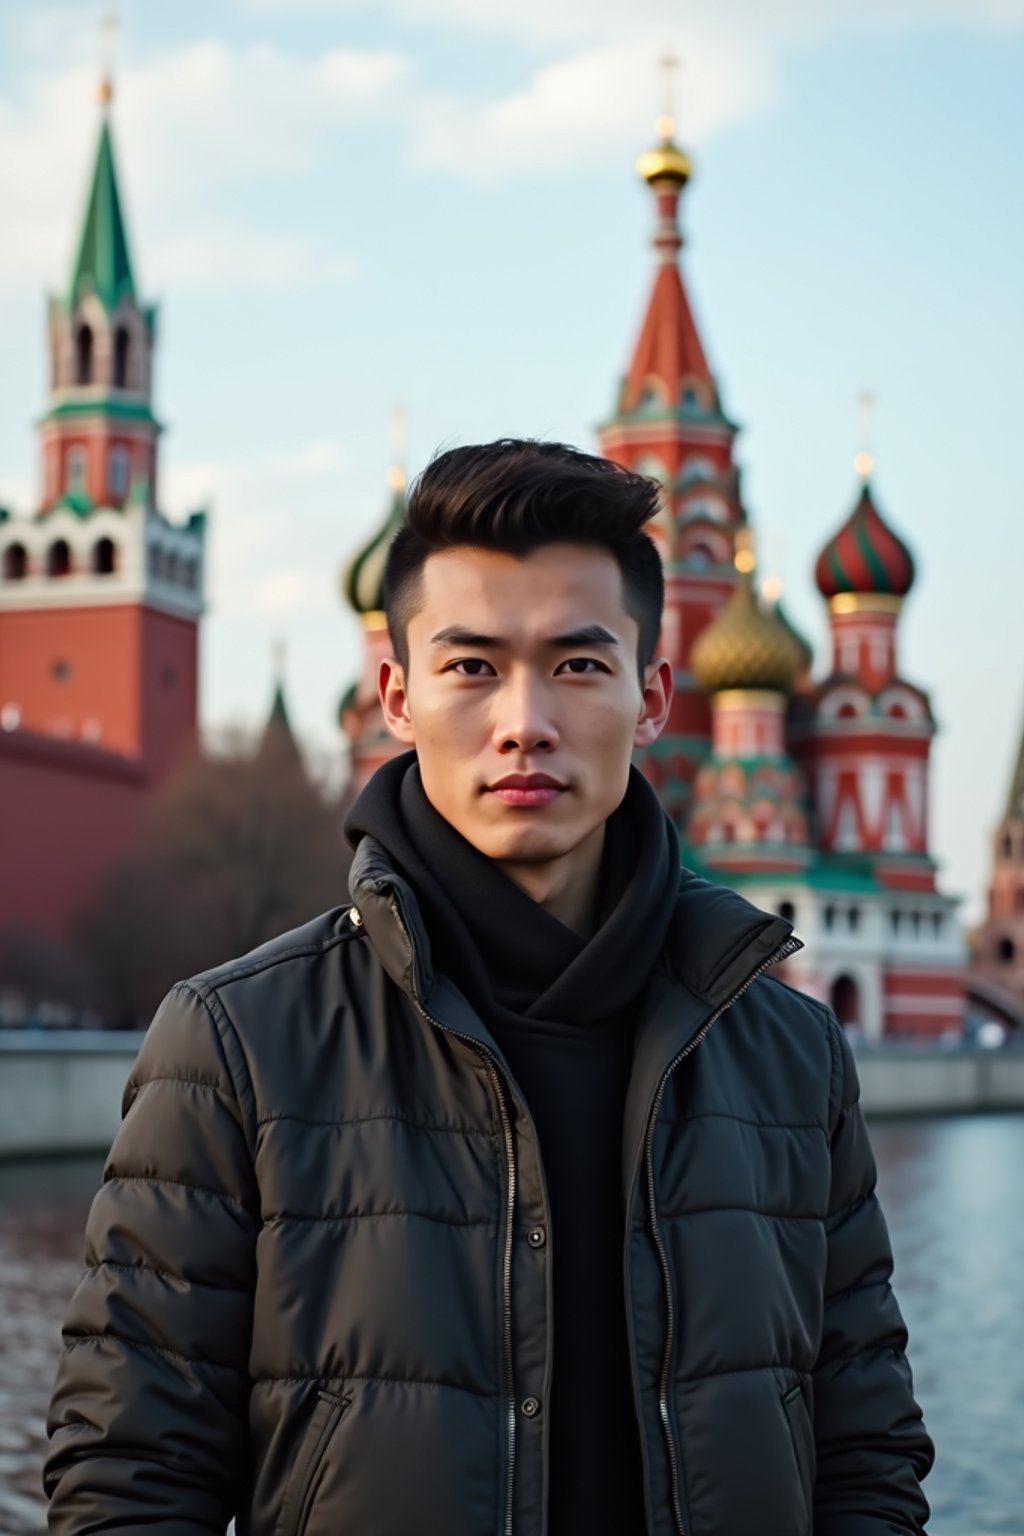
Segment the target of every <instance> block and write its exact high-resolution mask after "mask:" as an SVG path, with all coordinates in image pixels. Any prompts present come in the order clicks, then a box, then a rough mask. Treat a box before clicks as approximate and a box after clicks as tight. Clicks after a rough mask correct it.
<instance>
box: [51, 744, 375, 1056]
mask: <svg viewBox="0 0 1024 1536" xmlns="http://www.w3.org/2000/svg"><path fill="white" fill-rule="evenodd" d="M347 862H348V860H347V855H346V851H345V848H344V842H343V838H342V832H341V819H340V815H339V812H338V809H337V806H335V805H333V804H330V803H328V802H327V801H325V799H324V798H323V797H322V795H321V793H320V792H319V791H318V790H317V789H316V788H315V787H314V786H313V785H312V784H311V783H310V782H309V780H308V778H307V777H306V774H305V772H304V770H303V766H302V761H301V758H300V756H299V754H298V750H297V748H296V746H295V743H294V740H293V739H292V737H291V734H290V732H289V731H287V730H285V729H275V728H274V727H273V725H271V726H270V727H268V729H267V731H266V733H265V734H264V737H263V740H262V743H261V745H260V747H259V750H258V751H257V752H255V753H254V754H246V753H243V752H238V751H236V752H234V753H233V754H232V755H230V756H223V757H215V758H211V757H205V758H204V757H196V758H195V759H193V760H192V761H191V762H189V763H188V764H186V765H185V766H184V767H183V768H182V770H181V771H180V772H179V773H178V775H177V776H176V777H175V778H173V779H172V780H171V782H170V783H169V784H168V786H167V787H166V788H165V789H164V791H163V792H162V793H161V794H160V795H159V796H158V798H157V799H156V800H155V801H154V803H153V806H152V808H151V812H150V815H149V817H148V819H147V823H146V827H145V830H144V834H143V837H142V840H141V843H140V845H139V847H138V848H137V849H136V851H135V852H134V853H133V854H132V855H131V856H130V857H129V858H127V859H126V860H124V861H123V862H122V863H120V864H119V865H118V866H117V867H116V868H115V869H114V870H113V871H112V872H111V874H110V875H109V876H108V878H107V880H106V881H105V882H104V883H103V886H102V888H101V889H100V891H99V893H98V895H97V898H96V900H95V901H94V902H93V903H92V905H91V906H90V907H89V909H88V911H87V912H85V913H84V914H83V916H82V919H81V922H80V925H79V937H80V941H81V943H82V946H83V948H84V950H85V951H86V953H87V955H88V958H89V960H90V962H91V965H92V967H93V969H94V971H95V974H96V976H97V978H98V980H99V983H100V988H101V998H100V1005H101V1007H102V1008H103V1009H104V1012H105V1014H106V1016H107V1017H108V1018H109V1019H110V1021H111V1023H114V1024H121V1025H128V1026H132V1025H136V1024H138V1023H139V1022H142V1021H145V1020H146V1019H148V1017H149V1016H150V1015H151V1013H152V1010H153V1008H154V1007H155V1005H156V1003H157V1002H158V1001H159V998H160V997H161V996H162V994H163V993H164V992H165V991H166V989H167V987H168V986H169V985H171V983H172V982H173V981H175V980H176V979H178V978H180V977H182V976H188V975H191V974H193V973H194V972H196V971H198V970H203V969H205V968H206V967H208V966H211V965H215V964H217V963H219V962H221V961H223V960H227V959H230V958H232V957H233V956H236V955H240V954H244V953H246V952H247V951H248V950H250V949H253V948H255V947H256V946H257V945H258V944H261V943H263V942H264V941H266V940H267V939H270V938H272V937H273V936H274V935H275V934H277V933H280V932H281V931H283V930H285V929H287V928H291V927H294V926H296V925H297V924H299V923H302V922H304V921H306V920H307V919H308V918H310V917H313V916H315V915H316V913H318V912H320V911H323V910H324V909H325V908H327V907H330V906H334V905H336V904H337V903H339V902H341V901H342V900H344V899H345V871H346V866H347Z"/></svg>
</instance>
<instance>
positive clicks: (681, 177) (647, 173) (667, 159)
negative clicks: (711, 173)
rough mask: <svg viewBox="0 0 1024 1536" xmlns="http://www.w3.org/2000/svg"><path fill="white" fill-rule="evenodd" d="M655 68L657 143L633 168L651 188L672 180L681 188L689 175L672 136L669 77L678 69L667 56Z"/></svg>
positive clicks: (687, 164) (676, 62) (686, 161)
mask: <svg viewBox="0 0 1024 1536" xmlns="http://www.w3.org/2000/svg"><path fill="white" fill-rule="evenodd" d="M658 65H659V68H660V69H661V79H662V85H661V102H662V110H661V112H660V113H659V114H658V117H657V120H656V123H655V129H656V132H657V135H658V143H657V146H656V148H654V149H649V150H647V152H646V153H645V154H642V155H641V156H640V158H639V160H638V161H637V163H636V168H637V171H638V172H639V174H640V175H641V176H642V177H643V179H644V181H646V182H648V183H649V184H650V185H652V186H653V185H654V184H655V183H656V182H663V181H674V182H677V183H678V185H679V186H681V187H682V186H685V185H686V183H687V182H688V181H689V179H690V176H691V175H692V172H693V168H692V166H691V164H690V157H689V155H687V154H685V153H684V151H683V150H681V149H680V148H679V146H678V144H677V143H676V142H675V137H674V135H675V131H676V118H675V111H674V107H675V102H674V99H673V98H674V91H673V85H672V76H673V74H674V73H675V71H676V70H677V69H680V68H681V67H682V66H681V65H680V62H679V60H678V59H677V58H675V57H673V55H672V54H671V53H666V54H664V55H663V57H662V58H660V59H659V60H658Z"/></svg>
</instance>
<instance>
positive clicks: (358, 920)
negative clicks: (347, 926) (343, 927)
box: [348, 907, 363, 928]
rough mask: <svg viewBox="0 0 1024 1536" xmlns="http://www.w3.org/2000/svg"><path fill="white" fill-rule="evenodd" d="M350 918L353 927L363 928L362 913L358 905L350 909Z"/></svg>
mask: <svg viewBox="0 0 1024 1536" xmlns="http://www.w3.org/2000/svg"><path fill="white" fill-rule="evenodd" d="M348 920H349V922H350V923H351V924H352V927H353V928H361V927H362V926H363V918H362V913H361V912H360V911H359V910H358V908H356V907H352V908H350V909H349V914H348Z"/></svg>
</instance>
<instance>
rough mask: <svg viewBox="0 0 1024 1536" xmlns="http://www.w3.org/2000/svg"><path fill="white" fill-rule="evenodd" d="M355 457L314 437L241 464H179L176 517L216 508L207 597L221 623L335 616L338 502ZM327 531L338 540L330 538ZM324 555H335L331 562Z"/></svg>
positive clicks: (172, 498)
mask: <svg viewBox="0 0 1024 1536" xmlns="http://www.w3.org/2000/svg"><path fill="white" fill-rule="evenodd" d="M346 461H347V454H346V451H345V449H344V447H343V446H342V445H341V444H340V443H335V442H331V441H327V442H325V441H313V442H309V443H302V444H299V445H298V446H296V447H291V448H287V449H283V450H281V451H280V452H276V453H273V454H262V455H261V454H258V453H254V454H253V455H251V456H250V457H247V458H246V459H245V460H244V461H241V462H234V463H231V462H228V461H219V460H218V461H205V462H198V463H191V464H181V465H174V464H171V465H170V466H169V467H168V468H167V469H166V470H165V472H164V477H163V483H164V501H165V504H166V505H167V507H168V508H169V509H171V515H172V516H174V515H180V513H181V512H183V511H185V510H187V509H190V508H192V507H196V506H203V507H207V508H208V509H209V512H210V521H209V523H208V537H209V540H210V543H209V549H208V552H207V558H208V565H207V596H208V599H209V602H210V608H211V613H212V615H213V616H214V618H216V619H217V620H224V621H228V622H232V621H235V620H240V619H254V618H255V619H267V620H275V621H282V620H285V619H298V618H300V617H308V616H309V615H310V614H311V613H316V612H319V613H321V614H323V615H334V614H335V613H336V611H337V608H338V599H337V595H336V585H337V584H336V580H335V577H336V572H335V570H334V565H333V562H336V563H338V564H339V565H340V562H341V559H342V555H343V553H344V551H343V550H342V549H341V548H340V547H337V542H336V541H337V528H336V519H335V513H334V508H335V507H336V505H337V503H338V501H339V499H340V493H339V478H340V475H341V473H342V471H343V469H344V467H345V464H346ZM325 534H327V535H328V536H329V537H330V538H331V540H332V541H333V542H331V543H329V544H328V543H325ZM325 554H326V555H327V557H328V558H327V561H326V563H325Z"/></svg>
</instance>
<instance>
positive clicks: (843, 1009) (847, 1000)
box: [831, 976, 860, 1024]
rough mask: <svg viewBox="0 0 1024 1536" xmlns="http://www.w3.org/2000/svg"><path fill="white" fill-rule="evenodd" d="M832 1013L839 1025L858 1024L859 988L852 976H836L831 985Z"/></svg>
mask: <svg viewBox="0 0 1024 1536" xmlns="http://www.w3.org/2000/svg"><path fill="white" fill-rule="evenodd" d="M831 1002H832V1012H833V1013H834V1014H835V1016H836V1018H837V1019H838V1020H839V1022H840V1024H859V1023H860V988H859V987H858V985H857V983H856V982H855V981H854V979H853V977H852V976H837V977H836V979H835V981H834V982H833V983H832V996H831Z"/></svg>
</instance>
